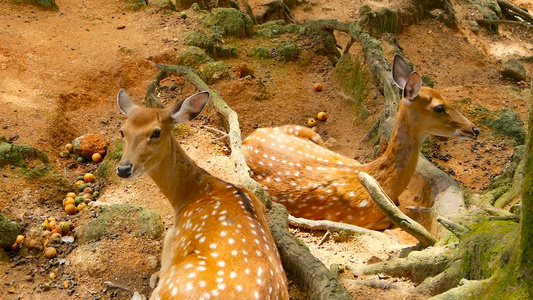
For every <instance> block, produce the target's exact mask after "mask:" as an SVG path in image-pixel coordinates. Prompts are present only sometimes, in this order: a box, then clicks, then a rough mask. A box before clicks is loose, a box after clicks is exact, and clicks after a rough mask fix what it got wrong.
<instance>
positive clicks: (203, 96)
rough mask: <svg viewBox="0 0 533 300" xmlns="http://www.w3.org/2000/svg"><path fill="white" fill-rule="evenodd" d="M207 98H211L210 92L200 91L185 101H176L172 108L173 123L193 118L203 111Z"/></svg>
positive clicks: (185, 121)
mask: <svg viewBox="0 0 533 300" xmlns="http://www.w3.org/2000/svg"><path fill="white" fill-rule="evenodd" d="M207 100H209V92H200V93H196V94H194V95H192V96H190V97H189V98H187V99H185V100H183V101H179V102H176V104H174V105H173V106H172V107H171V108H170V117H171V118H172V123H173V124H174V125H176V124H183V123H187V122H189V121H191V120H193V119H194V118H196V117H197V116H198V115H199V114H200V113H201V112H202V110H203V109H204V107H205V104H206V103H207Z"/></svg>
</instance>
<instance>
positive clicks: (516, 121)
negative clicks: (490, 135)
mask: <svg viewBox="0 0 533 300" xmlns="http://www.w3.org/2000/svg"><path fill="white" fill-rule="evenodd" d="M486 122H487V125H489V126H490V127H491V128H492V129H493V130H494V132H495V133H496V134H501V135H505V136H508V137H511V138H513V139H514V140H515V141H516V143H517V144H518V145H523V144H524V142H525V137H526V131H525V129H524V125H523V124H522V120H520V116H519V115H518V114H517V113H516V112H514V111H512V110H510V109H508V108H504V109H501V110H499V111H498V112H497V114H496V117H495V118H493V119H491V118H489V119H487V121H486Z"/></svg>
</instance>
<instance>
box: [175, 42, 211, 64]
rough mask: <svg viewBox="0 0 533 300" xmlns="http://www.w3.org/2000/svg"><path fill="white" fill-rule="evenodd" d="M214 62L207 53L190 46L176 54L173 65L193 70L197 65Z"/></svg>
mask: <svg viewBox="0 0 533 300" xmlns="http://www.w3.org/2000/svg"><path fill="white" fill-rule="evenodd" d="M212 61H214V60H213V58H211V57H210V56H209V55H207V53H206V52H205V51H204V50H203V49H201V48H198V47H194V46H191V47H189V48H187V49H185V50H182V51H180V52H178V54H177V55H176V60H175V61H174V64H176V65H179V66H186V67H191V68H195V67H198V66H199V65H201V64H203V63H206V62H212Z"/></svg>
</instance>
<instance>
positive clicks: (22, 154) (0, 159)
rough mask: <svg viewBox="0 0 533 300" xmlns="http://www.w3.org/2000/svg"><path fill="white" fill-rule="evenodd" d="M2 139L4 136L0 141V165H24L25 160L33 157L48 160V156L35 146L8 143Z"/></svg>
mask: <svg viewBox="0 0 533 300" xmlns="http://www.w3.org/2000/svg"><path fill="white" fill-rule="evenodd" d="M4 141H5V138H4V139H2V140H1V141H0V167H4V166H6V165H11V166H16V167H26V166H27V160H34V159H37V160H40V161H42V162H44V163H46V162H48V156H46V154H45V153H44V152H42V151H41V150H39V149H37V148H34V147H31V146H26V145H15V144H10V143H7V142H4Z"/></svg>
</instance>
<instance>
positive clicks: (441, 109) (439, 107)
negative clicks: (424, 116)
mask: <svg viewBox="0 0 533 300" xmlns="http://www.w3.org/2000/svg"><path fill="white" fill-rule="evenodd" d="M433 110H434V111H435V112H436V113H443V112H445V111H446V109H445V108H444V105H437V106H435V107H434V108H433Z"/></svg>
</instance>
